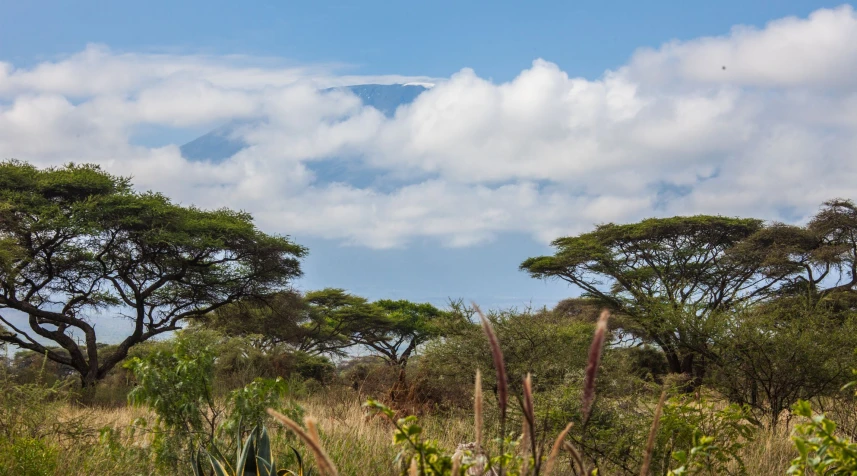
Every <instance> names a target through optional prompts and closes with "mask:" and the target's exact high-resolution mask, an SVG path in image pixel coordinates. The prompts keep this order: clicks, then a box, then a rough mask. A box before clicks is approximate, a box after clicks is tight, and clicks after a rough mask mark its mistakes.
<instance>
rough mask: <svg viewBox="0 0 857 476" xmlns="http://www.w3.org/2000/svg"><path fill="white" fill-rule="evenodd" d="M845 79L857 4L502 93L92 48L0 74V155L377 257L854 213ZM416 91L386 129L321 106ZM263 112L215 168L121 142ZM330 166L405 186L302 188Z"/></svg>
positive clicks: (853, 57)
mask: <svg viewBox="0 0 857 476" xmlns="http://www.w3.org/2000/svg"><path fill="white" fill-rule="evenodd" d="M723 66H726V69H725V70H724V69H723ZM855 73H857V15H855V12H854V11H853V9H851V8H850V7H840V8H837V9H833V10H819V11H817V12H815V13H813V14H812V15H810V16H809V17H808V18H805V19H798V18H786V19H781V20H776V21H773V22H771V23H770V24H768V25H767V26H765V27H764V28H761V29H752V28H747V27H736V28H734V29H733V30H732V31H731V32H730V33H729V34H728V35H725V36H722V37H715V38H700V39H696V40H692V41H687V42H671V43H668V44H666V45H664V46H662V47H661V48H659V49H655V50H652V49H649V50H640V51H638V52H636V53H635V54H634V56H633V57H632V58H631V60H630V61H629V62H628V64H627V65H623V66H621V67H619V68H617V69H616V70H614V71H608V72H605V74H604V75H603V76H602V77H601V78H598V79H596V80H587V79H583V78H575V77H570V76H569V75H568V74H567V73H566V72H563V71H561V70H560V69H559V68H558V67H557V66H556V65H554V64H552V63H549V62H547V61H543V60H537V61H535V62H534V63H533V65H532V67H531V68H529V69H527V70H525V71H522V72H521V73H520V74H519V75H518V77H516V78H515V79H514V80H512V81H510V82H507V83H502V84H496V83H492V82H491V81H488V80H486V79H483V78H480V77H479V76H477V75H476V74H475V73H474V72H473V71H471V70H467V69H465V70H462V71H460V72H459V73H456V74H455V75H453V76H452V77H450V78H448V79H446V80H442V81H438V80H436V79H431V78H417V77H403V76H383V77H359V76H342V75H337V74H336V68H333V67H329V66H289V65H284V64H283V63H282V62H281V61H277V60H272V59H258V58H247V57H216V56H177V55H143V54H133V53H125V54H117V53H113V52H111V51H110V50H108V49H106V48H104V47H97V46H92V47H89V48H87V49H86V50H85V51H83V52H81V53H79V54H76V55H73V56H70V57H68V58H64V59H61V60H58V61H54V62H45V63H42V64H39V65H37V66H35V67H33V68H29V69H27V68H15V67H14V66H13V65H10V64H8V63H0V157H16V158H19V159H24V160H29V161H32V162H34V163H37V164H42V165H44V164H52V163H60V162H67V161H78V162H80V161H94V162H99V163H103V164H105V166H107V167H108V168H109V169H110V170H111V171H114V172H117V173H122V174H131V175H133V176H134V180H135V183H136V184H137V185H138V186H140V187H141V188H151V189H157V190H160V191H163V192H165V193H167V194H169V195H171V196H174V197H175V198H176V199H178V200H181V201H183V202H185V203H195V204H197V205H201V206H207V207H215V206H230V207H233V208H241V209H245V210H249V211H251V212H253V213H254V215H255V216H256V217H257V219H258V221H259V223H260V225H261V226H263V227H264V228H265V229H266V230H269V231H276V232H282V233H289V234H292V235H296V236H298V237H300V236H306V235H314V236H322V237H328V238H335V239H341V240H343V241H344V242H347V243H352V244H357V245H366V246H373V247H391V246H401V245H403V244H406V243H407V242H408V241H409V240H412V239H415V238H419V237H429V238H430V239H437V240H440V241H441V242H443V243H445V244H447V245H450V246H468V245H472V244H475V243H479V242H483V241H485V240H489V239H491V238H492V237H493V236H495V235H496V234H498V233H506V232H524V233H528V234H531V235H532V236H535V237H537V238H538V239H540V240H544V241H547V240H550V239H552V238H554V237H556V236H558V235H561V234H565V233H574V232H580V231H584V230H586V229H588V228H590V227H591V226H592V224H594V223H599V222H606V221H626V220H635V219H639V218H642V217H645V216H650V215H665V214H679V213H681V214H685V213H722V214H729V215H745V216H746V215H750V216H759V217H763V218H769V219H784V218H787V219H794V218H795V216H806V215H807V214H810V213H812V212H813V211H814V210H815V209H816V207H817V206H818V204H819V203H820V202H821V201H823V200H825V199H828V198H831V197H834V196H846V197H855V198H857V157H855V155H857V153H855V151H857V74H855ZM428 81H430V82H432V83H434V84H436V86H435V87H433V88H432V89H431V90H429V91H427V92H425V93H423V94H422V95H420V96H419V97H418V99H417V100H416V101H415V102H414V103H413V104H411V105H410V106H406V107H402V108H400V109H399V110H398V111H397V113H396V115H395V117H393V118H386V117H384V116H383V115H382V114H381V113H379V112H378V111H375V110H374V109H371V108H365V107H362V106H361V104H360V102H359V100H358V99H357V98H355V97H354V96H351V95H349V94H344V93H328V94H319V93H318V92H317V91H318V88H320V87H329V86H336V85H347V84H360V83H397V82H428ZM253 117H262V118H264V121H263V122H262V123H261V124H260V125H256V126H252V127H247V128H246V129H245V130H244V131H243V134H244V139H245V140H246V141H247V142H248V143H249V144H251V146H250V147H249V148H247V149H245V150H243V151H241V152H240V153H238V154H237V155H235V156H234V157H232V158H231V159H229V160H227V161H225V162H223V163H219V164H213V163H201V162H189V161H186V160H184V159H182V158H181V156H180V153H179V150H178V147H177V146H168V147H160V148H147V147H142V146H139V145H134V144H133V143H132V141H131V137H132V132H133V130H134V128H135V127H138V126H140V125H156V126H161V127H179V128H181V127H203V126H208V125H214V124H220V123H223V122H225V121H226V120H229V119H232V118H253ZM327 157H347V158H354V159H355V160H362V161H364V162H365V163H366V164H367V165H369V166H372V167H374V168H376V169H380V170H384V171H386V172H387V173H389V174H392V175H394V176H399V177H409V178H410V179H414V180H412V181H411V182H410V183H409V184H406V185H402V186H399V187H398V188H396V189H394V190H392V191H380V190H376V189H371V188H364V189H361V188H356V187H353V186H349V185H345V184H322V183H317V182H314V177H313V174H312V173H311V171H310V170H309V168H308V165H309V164H310V163H311V162H312V161H316V160H319V159H323V158H327ZM669 190H672V191H676V190H678V191H682V193H681V194H679V195H675V193H673V195H670V193H666V191H669ZM786 215H787V216H786Z"/></svg>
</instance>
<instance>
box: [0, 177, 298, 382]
mask: <svg viewBox="0 0 857 476" xmlns="http://www.w3.org/2000/svg"><path fill="white" fill-rule="evenodd" d="M0 241H2V246H0V250H2V251H0V311H3V310H4V309H12V310H15V311H18V312H22V313H24V314H27V315H29V316H30V317H29V322H28V325H29V328H28V329H24V328H22V327H21V326H20V325H18V326H16V325H14V324H13V323H12V322H11V321H10V320H9V319H7V318H6V316H4V315H2V314H0V323H2V325H3V326H4V328H5V329H6V330H5V331H3V332H2V333H0V341H4V342H8V343H11V344H14V345H16V346H18V347H20V348H22V349H29V350H32V351H35V352H37V353H39V354H42V355H47V356H48V358H50V359H51V360H53V361H55V362H58V363H60V364H63V365H67V366H69V367H72V368H73V369H74V370H75V371H76V372H77V373H78V374H79V375H80V378H81V382H82V383H83V384H84V386H92V385H93V384H94V383H95V382H96V381H98V380H100V379H102V378H103V377H104V376H105V375H106V374H107V372H109V371H110V370H111V369H112V368H113V367H114V366H116V365H117V364H118V363H119V362H120V361H122V360H123V359H124V358H125V357H126V356H127V354H128V351H129V350H130V348H131V347H133V346H134V345H137V344H139V343H141V342H143V341H146V340H148V339H150V338H152V337H154V336H156V335H159V334H162V333H164V332H169V331H173V330H176V329H178V328H179V325H180V323H181V322H182V321H183V320H187V319H193V318H196V317H199V316H202V315H204V314H206V313H208V312H210V311H212V310H214V309H217V308H218V307H220V306H223V305H225V304H228V303H230V302H233V301H236V300H238V299H240V298H242V297H245V296H255V295H264V294H270V293H271V292H273V291H276V290H279V289H281V288H283V287H285V286H286V285H287V284H288V283H289V281H290V280H291V279H293V278H295V277H297V276H299V275H300V265H299V259H300V258H301V257H302V256H304V254H305V253H306V250H305V249H304V248H303V247H301V246H299V245H296V244H294V243H292V242H291V241H290V240H288V239H287V238H285V237H280V236H271V235H267V234H264V233H262V232H261V231H259V230H258V229H257V228H256V227H255V225H254V224H253V222H252V218H251V216H250V215H248V214H247V213H243V212H236V211H232V210H228V209H221V210H214V211H206V210H200V209H197V208H194V207H183V206H180V205H177V204H174V203H172V202H171V201H170V200H169V199H167V198H166V197H164V196H163V195H160V194H157V193H152V192H147V193H138V192H135V191H133V190H132V188H131V184H130V181H129V180H128V179H127V178H122V177H116V176H113V175H110V174H108V173H106V172H104V171H103V170H101V169H100V168H99V167H98V166H95V165H74V164H70V165H67V166H64V167H52V168H45V169H38V168H36V167H34V166H31V165H28V164H26V163H23V162H16V161H6V162H0ZM104 314H108V315H110V314H112V315H114V316H122V317H128V316H130V317H131V318H132V319H133V323H134V326H133V331H131V332H130V333H129V335H128V336H127V337H126V338H125V339H123V340H122V341H121V342H120V343H119V344H118V345H117V346H115V348H113V349H112V351H111V352H110V353H109V354H106V355H102V354H100V353H99V349H98V335H97V334H96V330H95V329H96V325H95V323H96V322H97V320H98V319H99V317H100V316H103V315H104ZM73 333H75V334H76V335H78V336H82V337H84V339H83V340H82V341H81V340H78V339H75V338H73V337H72V334H73ZM36 336H38V337H39V338H40V339H41V340H37V339H35V338H34V337H36ZM44 340H49V341H52V342H53V343H55V344H56V346H58V347H59V348H61V349H63V352H60V351H56V350H53V349H50V348H48V347H46V346H45V345H43V344H41V343H40V342H44ZM79 342H80V343H79Z"/></svg>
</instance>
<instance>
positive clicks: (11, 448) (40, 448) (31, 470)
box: [0, 437, 58, 476]
mask: <svg viewBox="0 0 857 476" xmlns="http://www.w3.org/2000/svg"><path fill="white" fill-rule="evenodd" d="M57 455H58V451H57V448H56V447H54V446H52V445H50V444H48V443H46V442H45V441H44V440H40V439H36V438H27V437H22V438H14V439H11V440H3V441H0V474H9V475H12V474H14V475H18V476H44V475H48V474H54V473H55V472H56V470H57Z"/></svg>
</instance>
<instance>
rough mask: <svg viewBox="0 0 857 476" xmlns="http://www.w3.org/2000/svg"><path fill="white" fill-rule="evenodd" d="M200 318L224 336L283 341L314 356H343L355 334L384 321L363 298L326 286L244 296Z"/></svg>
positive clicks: (267, 346)
mask: <svg viewBox="0 0 857 476" xmlns="http://www.w3.org/2000/svg"><path fill="white" fill-rule="evenodd" d="M201 323H202V324H203V325H205V326H207V327H210V328H212V329H215V330H217V331H219V332H222V333H224V334H226V335H233V336H245V337H252V338H254V340H255V344H256V345H257V346H258V347H260V348H262V349H264V350H271V349H273V348H275V347H277V346H285V347H287V348H290V349H292V350H296V351H301V352H306V353H308V354H313V355H318V354H337V355H342V354H343V353H344V352H345V350H346V349H347V348H349V347H353V346H355V345H357V343H355V342H354V340H353V339H352V336H353V335H354V334H355V333H358V332H365V331H366V330H367V329H369V328H372V327H382V326H384V325H385V324H386V321H385V320H384V316H383V314H382V313H381V312H380V309H379V308H378V307H376V306H373V305H372V304H370V303H369V301H368V300H366V299H365V298H362V297H360V296H355V295H352V294H349V293H347V292H346V291H345V290H343V289H336V288H326V289H321V290H318V291H310V292H307V293H306V294H304V295H301V294H300V293H298V292H296V291H284V292H279V293H275V294H273V295H271V296H263V297H254V298H252V299H245V300H242V301H240V302H236V303H234V304H230V305H228V306H224V307H222V308H220V309H217V310H216V311H215V312H213V313H211V315H210V316H208V318H207V319H205V320H204V321H202V322H201Z"/></svg>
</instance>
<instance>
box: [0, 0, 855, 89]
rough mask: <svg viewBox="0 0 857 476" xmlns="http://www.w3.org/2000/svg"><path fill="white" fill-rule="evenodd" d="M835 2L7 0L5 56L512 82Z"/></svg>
mask: <svg viewBox="0 0 857 476" xmlns="http://www.w3.org/2000/svg"><path fill="white" fill-rule="evenodd" d="M841 3H842V2H825V1H804V0H778V1H735V0H726V1H718V2H688V1H651V2H640V1H590V0H586V1H532V2H519V1H494V2H489V1H448V0H441V1H433V2H425V3H421V2H400V1H378V0H368V1H304V0H293V1H285V2H277V1H266V2H262V1H246V2H235V1H223V0H210V1H195V0H192V1H181V2H176V1H166V0H154V1H148V2H107V1H92V0H80V1H71V0H65V1H56V0H54V1H44V0H30V1H22V2H14V1H7V2H3V5H2V6H0V12H2V15H1V16H0V57H2V58H4V59H6V60H13V61H14V62H16V63H20V64H27V63H29V62H33V61H38V60H40V59H45V58H50V57H51V56H53V55H57V54H67V53H73V52H76V51H80V50H81V49H83V48H84V47H85V46H86V45H87V43H93V42H94V43H103V44H106V45H109V46H110V47H111V48H114V49H116V50H119V51H174V52H192V53H200V52H201V53H210V54H242V55H256V56H270V57H276V58H280V59H283V60H285V61H294V62H298V63H318V62H332V63H344V64H348V65H352V66H353V67H354V68H355V69H354V71H356V72H359V73H363V74H393V73H396V74H409V75H427V76H440V77H446V76H449V75H450V74H452V73H454V72H456V71H458V70H459V69H461V68H464V67H469V68H473V69H475V70H476V71H477V72H478V73H479V74H480V76H483V77H488V78H493V79H494V80H496V81H507V80H510V79H512V78H513V77H514V76H516V75H517V74H518V73H519V72H520V71H521V70H522V69H524V68H526V67H528V66H529V64H530V63H531V62H532V60H533V59H535V58H545V59H547V60H549V61H552V62H555V63H557V64H558V65H559V66H560V68H562V69H563V70H565V71H568V72H569V73H571V74H574V75H581V76H584V77H587V78H596V77H598V76H600V75H601V74H602V73H603V72H604V71H605V70H607V69H611V68H615V67H616V66H618V65H621V64H622V63H624V62H625V61H626V60H627V59H628V58H629V57H630V56H631V54H632V53H633V51H634V50H635V49H636V48H639V47H643V46H649V47H657V46H658V45H660V44H661V43H664V42H666V41H669V40H672V39H679V40H687V39H692V38H696V37H699V36H709V35H721V34H724V33H727V32H728V31H729V29H730V28H731V27H732V26H733V25H738V24H744V25H756V26H762V25H764V24H765V23H766V22H768V21H770V20H772V19H776V18H780V17H785V16H790V15H797V16H806V15H808V14H809V13H810V12H812V11H814V10H816V9H818V8H822V7H835V6H838V5H840V4H841Z"/></svg>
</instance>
